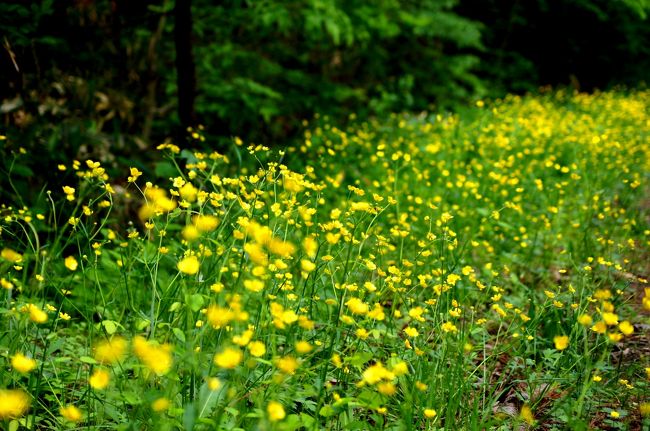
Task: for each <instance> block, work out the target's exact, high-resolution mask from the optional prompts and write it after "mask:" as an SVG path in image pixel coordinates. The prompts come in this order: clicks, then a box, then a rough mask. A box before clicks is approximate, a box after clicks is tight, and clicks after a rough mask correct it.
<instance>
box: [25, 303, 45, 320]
mask: <svg viewBox="0 0 650 431" xmlns="http://www.w3.org/2000/svg"><path fill="white" fill-rule="evenodd" d="M28 310H29V320H31V321H32V322H34V323H45V322H47V318H48V317H47V313H46V312H45V311H43V310H41V309H40V308H38V307H37V306H35V305H34V304H29V306H28Z"/></svg>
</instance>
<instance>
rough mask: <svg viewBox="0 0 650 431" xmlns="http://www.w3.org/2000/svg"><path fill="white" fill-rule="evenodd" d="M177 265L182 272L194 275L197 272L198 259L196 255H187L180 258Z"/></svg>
mask: <svg viewBox="0 0 650 431" xmlns="http://www.w3.org/2000/svg"><path fill="white" fill-rule="evenodd" d="M177 266H178V270H179V271H180V272H182V273H183V274H188V275H194V274H196V273H197V272H199V259H197V257H196V256H188V257H185V258H183V259H181V260H180V261H179V262H178V265H177Z"/></svg>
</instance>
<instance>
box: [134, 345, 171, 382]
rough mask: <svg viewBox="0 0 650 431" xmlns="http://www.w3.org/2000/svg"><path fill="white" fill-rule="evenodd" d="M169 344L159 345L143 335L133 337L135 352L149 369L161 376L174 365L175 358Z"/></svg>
mask: <svg viewBox="0 0 650 431" xmlns="http://www.w3.org/2000/svg"><path fill="white" fill-rule="evenodd" d="M171 349H172V348H171V346H170V345H169V344H163V345H158V344H155V343H154V342H151V341H147V340H145V339H144V338H143V337H140V336H138V337H135V338H134V339H133V352H134V353H135V355H136V356H137V357H138V359H139V360H140V362H142V363H143V364H144V365H145V366H146V367H147V368H148V369H149V370H151V371H153V372H154V373H156V374H157V375H159V376H162V375H164V374H167V373H168V372H169V370H170V369H171V367H172V364H173V358H172V351H171Z"/></svg>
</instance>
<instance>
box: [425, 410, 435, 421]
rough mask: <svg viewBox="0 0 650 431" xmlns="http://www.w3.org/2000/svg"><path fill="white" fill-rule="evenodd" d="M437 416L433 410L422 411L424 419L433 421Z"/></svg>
mask: <svg viewBox="0 0 650 431" xmlns="http://www.w3.org/2000/svg"><path fill="white" fill-rule="evenodd" d="M437 415H438V412H436V411H435V410H434V409H424V417H425V418H427V419H433V418H435V417H436V416H437Z"/></svg>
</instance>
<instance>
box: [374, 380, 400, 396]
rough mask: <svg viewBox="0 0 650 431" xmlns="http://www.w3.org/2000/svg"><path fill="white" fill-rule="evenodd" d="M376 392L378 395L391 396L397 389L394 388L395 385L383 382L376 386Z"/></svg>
mask: <svg viewBox="0 0 650 431" xmlns="http://www.w3.org/2000/svg"><path fill="white" fill-rule="evenodd" d="M377 391H379V393H380V394H383V395H387V396H392V395H395V392H397V388H395V385H394V384H393V383H391V382H383V383H379V384H378V385H377Z"/></svg>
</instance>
